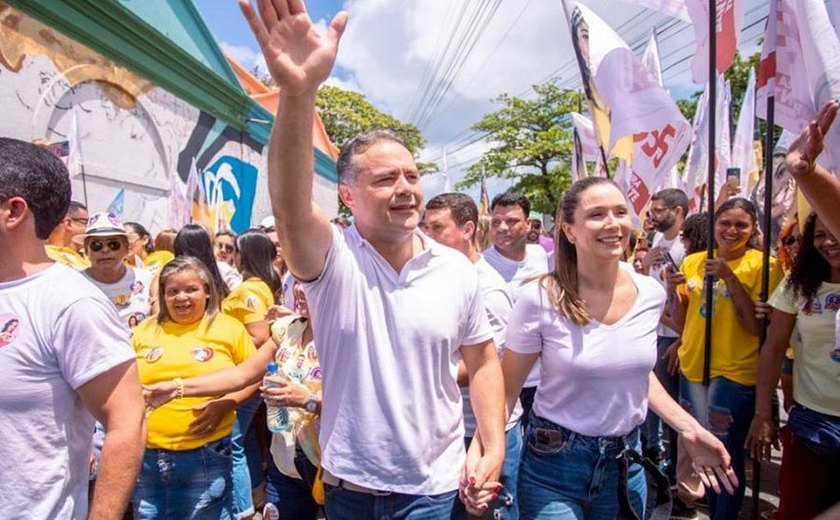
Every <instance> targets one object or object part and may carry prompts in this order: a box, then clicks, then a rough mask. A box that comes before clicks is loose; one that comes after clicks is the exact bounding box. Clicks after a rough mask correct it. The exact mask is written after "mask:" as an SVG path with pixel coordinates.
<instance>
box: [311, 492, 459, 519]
mask: <svg viewBox="0 0 840 520" xmlns="http://www.w3.org/2000/svg"><path fill="white" fill-rule="evenodd" d="M324 495H325V498H326V503H325V504H324V510H325V512H326V515H327V518H329V519H330V520H359V519H361V518H364V519H366V520H385V519H387V520H449V519H450V518H452V515H453V512H454V510H453V507H454V505H455V501H456V500H458V491H449V492H446V493H441V494H439V495H405V494H402V493H391V494H388V495H384V496H383V495H369V494H367V493H358V492H355V491H348V490H346V489H344V488H340V487H335V486H329V485H326V484H325V485H324Z"/></svg>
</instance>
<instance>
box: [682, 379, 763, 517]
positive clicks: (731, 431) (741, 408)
mask: <svg viewBox="0 0 840 520" xmlns="http://www.w3.org/2000/svg"><path fill="white" fill-rule="evenodd" d="M680 404H682V405H683V407H684V408H685V409H686V410H688V411H689V412H690V413H691V414H692V415H693V416H694V417H695V418H696V419H697V420H698V421H699V422H700V424H701V425H703V427H704V428H706V429H707V430H709V431H710V432H712V433H713V434H714V435H715V436H717V437H718V438H719V439H720V440H721V442H723V445H724V446H726V451H728V452H729V455H730V457H732V469H734V470H735V475H736V476H737V477H738V487H737V488H736V489H735V494H734V495H730V494H729V493H727V492H726V490H725V489H723V488H722V487H721V492H720V495H717V494H716V493H714V492H713V491H710V490H706V499H707V501H708V502H709V517H710V518H711V519H712V520H729V519H736V518H738V511H740V509H741V504H742V503H743V502H744V491H745V489H746V483H745V482H744V480H745V478H744V458H745V457H744V442H745V441H746V440H747V434H748V433H749V429H750V423H751V422H752V418H753V414H754V413H755V387H754V386H745V385H742V384H739V383H736V382H734V381H730V380H729V379H726V378H725V377H715V378H713V379H712V380H711V382H710V383H709V386H708V387H706V386H703V385H702V384H701V383H692V382H691V381H689V380H687V379H686V378H685V377H680Z"/></svg>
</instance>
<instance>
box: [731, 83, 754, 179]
mask: <svg viewBox="0 0 840 520" xmlns="http://www.w3.org/2000/svg"><path fill="white" fill-rule="evenodd" d="M732 166H734V167H737V168H740V169H741V180H740V183H741V195H742V196H744V195H746V194H747V193H749V191H750V188H751V187H752V179H753V178H755V176H756V173H757V171H758V163H757V162H756V157H755V70H754V69H750V76H749V79H748V80H747V89H746V91H745V92H744V99H743V101H742V102H741V112H740V114H738V125H737V126H736V127H735V138H734V139H733V140H732Z"/></svg>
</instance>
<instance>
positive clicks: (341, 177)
mask: <svg viewBox="0 0 840 520" xmlns="http://www.w3.org/2000/svg"><path fill="white" fill-rule="evenodd" d="M380 141H391V142H394V143H397V144H399V145H401V146H403V147H405V149H406V150H407V149H408V145H407V144H406V142H405V139H403V138H402V137H401V136H400V135H399V134H397V133H396V132H394V131H393V130H388V129H384V130H371V131H369V132H365V133H363V134H361V135H357V136H356V137H354V138H353V139H350V140H349V141H347V142H346V143H344V145H343V146H342V147H341V151H340V152H339V153H338V160H336V162H335V170H336V172H338V182H339V184H343V185H345V186H349V185H351V184H353V183H355V182H356V176H357V174H358V171H357V170H356V165H355V164H354V163H353V158H354V157H356V155H358V154H360V153H365V151H366V150H367V149H368V148H370V147H371V146H373V145H375V144H376V143H378V142H380Z"/></svg>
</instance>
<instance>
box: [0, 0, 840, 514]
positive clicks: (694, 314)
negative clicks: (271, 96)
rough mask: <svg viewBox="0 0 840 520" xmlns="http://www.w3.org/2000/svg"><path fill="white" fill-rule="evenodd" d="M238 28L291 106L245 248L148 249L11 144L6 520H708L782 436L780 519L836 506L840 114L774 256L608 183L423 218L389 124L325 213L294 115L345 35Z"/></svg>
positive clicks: (812, 163) (429, 209)
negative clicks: (679, 519)
mask: <svg viewBox="0 0 840 520" xmlns="http://www.w3.org/2000/svg"><path fill="white" fill-rule="evenodd" d="M259 5H260V9H259V13H257V12H254V11H253V10H252V9H251V8H250V7H249V6H248V5H247V3H245V4H243V11H244V13H245V16H246V18H247V19H248V21H249V23H250V25H251V27H252V29H253V31H254V33H255V35H256V37H257V40H258V42H259V44H260V46H261V48H262V51H263V54H264V55H265V56H266V63H267V66H268V69H269V71H270V73H271V75H272V77H273V78H274V80H275V81H276V82H277V84H278V85H279V86H280V87H281V89H280V92H281V94H280V98H279V104H278V114H277V121H278V124H276V125H275V128H274V130H273V133H272V136H271V141H270V144H269V150H268V169H269V172H268V179H269V186H268V187H269V191H270V194H271V199H272V206H273V211H274V216H273V217H268V218H266V219H264V220H263V221H262V222H261V225H260V226H259V227H255V228H254V229H249V230H247V231H244V232H242V233H239V234H236V233H233V232H231V231H228V230H225V231H220V232H218V233H215V234H211V233H210V232H209V231H208V229H207V228H205V227H203V226H200V225H196V224H190V225H187V226H185V227H183V228H182V229H179V230H163V231H161V232H159V233H158V234H157V235H156V236H154V237H153V236H152V234H151V233H150V232H149V231H148V230H147V229H146V227H144V226H143V225H142V223H137V222H121V221H120V219H119V217H118V216H116V215H113V214H109V213H93V214H89V213H88V209H87V208H86V207H85V206H84V205H82V204H79V203H77V202H71V201H70V198H71V197H70V182H69V178H68V174H67V171H66V169H65V168H64V166H63V165H62V163H61V162H60V161H59V160H58V159H57V158H56V157H54V156H52V155H51V154H50V153H49V152H47V151H45V150H43V149H40V148H38V147H37V146H34V145H32V144H30V143H24V142H21V141H16V140H13V139H7V138H0V250H2V251H3V254H2V255H0V376H1V377H2V378H3V380H4V381H5V382H6V388H7V390H6V392H4V393H3V395H2V396H0V432H2V438H3V440H4V442H3V443H2V444H0V477H2V478H3V481H4V485H3V486H2V487H0V517H3V518H24V517H25V518H60V519H64V518H67V519H77V518H79V519H81V518H93V519H101V518H123V515H124V512H126V511H127V513H125V514H126V515H128V516H129V517H133V518H135V519H138V520H140V519H156V518H179V519H180V518H208V519H217V518H218V519H228V518H236V519H243V518H254V517H257V516H262V518H266V519H268V518H271V519H276V518H289V519H307V518H311V519H315V518H317V517H318V516H319V515H324V516H325V517H326V518H328V519H330V520H340V519H357V518H365V519H367V518H381V519H385V518H406V519H412V518H467V517H481V518H523V519H542V518H551V519H554V518H578V519H582V518H592V519H601V518H603V519H613V518H619V517H621V518H646V517H650V516H651V515H653V516H656V515H660V516H658V517H661V515H667V514H668V512H669V511H671V510H672V506H677V507H678V508H679V509H680V510H681V514H691V511H692V509H693V508H694V507H695V506H694V505H695V504H696V503H697V502H698V501H705V502H706V503H707V505H708V508H709V516H710V517H711V518H713V519H716V520H725V519H734V518H737V517H738V514H739V512H740V511H741V509H742V507H743V502H744V493H745V488H746V474H745V465H746V462H747V461H748V460H749V458H750V457H752V458H753V459H762V458H766V457H769V453H770V450H771V448H772V447H773V446H774V445H775V446H777V447H778V441H779V440H781V444H782V450H783V451H782V453H783V455H782V465H781V477H780V505H779V509H778V511H777V512H776V514H777V517H778V518H780V519H792V518H797V519H798V518H812V517H814V516H816V515H818V514H820V513H821V512H823V511H825V510H827V509H828V508H830V507H832V506H833V505H834V504H835V503H836V502H838V500H840V492H838V490H837V486H836V485H835V484H834V483H835V481H834V480H833V477H836V476H837V473H838V471H840V385H839V384H840V339H838V338H840V320H838V319H837V314H838V313H837V311H838V309H840V242H838V240H837V238H835V237H840V211H838V210H837V207H836V201H837V200H838V197H840V181H838V180H837V178H836V177H834V175H833V174H831V173H830V172H828V171H827V170H825V169H824V168H822V167H821V166H820V165H819V164H817V162H816V158H817V157H818V156H819V154H820V153H821V152H822V147H823V144H822V143H823V135H824V134H825V132H826V131H827V130H828V129H829V127H830V126H831V124H832V123H833V120H834V118H835V116H836V113H837V110H838V106H839V105H838V103H837V102H831V103H829V104H827V105H826V106H825V107H824V108H823V109H822V110H821V111H820V112H819V114H818V117H817V119H816V120H815V121H814V122H813V123H812V124H811V125H810V126H809V127H808V128H806V129H804V130H803V131H802V133H801V134H800V136H799V137H798V138H797V139H796V140H795V141H794V143H792V144H791V146H790V150H789V153H788V155H787V157H786V164H787V167H788V169H789V170H790V172H791V174H792V175H793V177H794V178H795V179H796V180H797V181H798V183H799V185H800V189H801V190H802V193H803V194H804V196H805V197H806V198H807V199H808V201H809V202H810V206H811V208H812V210H811V211H810V212H809V214H808V215H799V217H800V219H799V221H798V222H796V223H794V224H789V225H786V226H784V227H783V230H782V232H781V233H780V235H779V241H778V244H777V245H776V247H774V251H775V254H774V255H773V256H771V257H770V258H765V257H764V255H763V254H762V241H767V240H770V237H763V236H761V233H760V232H759V222H758V218H757V211H756V208H755V206H754V204H753V203H752V202H750V201H749V200H747V199H743V198H739V197H736V196H732V197H730V196H729V194H725V195H724V196H722V197H721V198H720V199H719V201H718V204H717V205H716V207H715V209H714V213H713V215H712V219H711V220H712V221H713V226H714V227H713V229H712V230H709V229H708V228H707V227H706V226H707V223H708V222H709V218H708V215H707V214H702V213H701V214H693V215H692V214H689V204H688V198H687V197H686V194H685V193H683V192H682V191H680V190H677V189H666V190H662V191H660V192H657V193H655V194H654V195H653V197H652V201H651V204H650V207H649V209H648V219H647V222H646V227H647V229H641V230H634V229H633V220H632V217H631V214H630V210H629V208H628V204H627V201H626V198H625V195H624V194H623V193H622V191H621V189H620V188H619V186H618V185H617V184H616V183H615V182H613V181H612V180H610V179H608V178H602V177H588V178H585V179H583V180H581V181H578V182H576V183H575V184H573V185H572V186H571V187H570V188H569V189H568V190H567V191H566V192H565V193H564V194H563V196H562V199H561V202H560V204H559V206H558V208H557V213H556V224H555V225H554V229H553V232H552V233H550V234H548V233H544V232H543V231H542V229H541V227H540V226H539V225H538V224H537V223H536V222H534V221H533V219H531V208H530V204H529V201H528V199H527V197H525V196H523V195H522V194H518V193H503V194H500V195H498V196H496V197H495V198H494V199H493V201H492V203H491V204H490V208H489V215H488V216H484V215H479V210H478V208H477V207H476V204H475V203H474V202H473V200H472V199H471V198H470V197H468V196H466V195H464V194H459V193H444V194H440V195H437V196H435V197H433V198H432V199H430V200H429V201H427V202H425V204H424V197H423V194H422V192H421V190H420V184H419V178H420V175H419V172H418V170H417V167H416V164H415V162H414V158H413V157H412V155H411V153H410V152H409V151H408V149H407V148H406V146H405V144H404V142H403V141H402V140H401V138H400V137H398V136H397V135H396V134H394V133H392V132H390V131H384V130H383V131H375V132H371V133H367V134H364V135H361V136H357V137H356V138H354V139H352V140H350V141H349V142H348V143H347V144H346V145H345V146H344V147H343V148H342V150H341V153H340V155H339V158H338V161H337V165H336V168H337V170H338V175H339V185H338V190H339V195H340V197H341V199H342V201H343V202H344V203H345V204H346V206H347V207H348V208H349V209H350V211H351V213H352V215H353V217H352V222H350V223H348V222H346V221H343V220H338V221H334V222H331V221H329V220H328V219H327V217H326V216H325V215H324V213H323V212H322V211H321V210H320V208H318V207H317V205H315V204H314V203H313V202H312V182H313V174H312V172H313V164H312V161H313V149H312V143H311V135H312V125H313V120H312V117H313V116H312V114H313V113H314V106H315V93H316V91H317V88H318V86H319V85H320V84H321V82H322V81H323V80H325V79H326V78H327V77H328V75H329V73H330V70H331V69H332V66H333V62H334V59H335V54H336V50H337V46H338V41H339V39H340V36H341V33H342V32H343V30H344V26H345V24H346V15H345V14H343V13H341V14H339V15H338V16H337V17H336V19H334V20H333V22H332V24H331V25H330V27H329V28H328V30H327V32H326V34H325V35H323V36H322V35H319V33H318V32H317V31H315V30H314V28H313V26H312V24H311V22H310V21H309V19H308V17H307V16H306V14H305V9H304V6H303V4H302V2H300V1H295V0H275V1H273V2H260V4H259ZM537 222H539V221H537ZM709 231H712V233H711V235H712V236H713V241H714V242H713V244H711V245H712V248H711V251H713V253H714V254H713V256H709V255H708V249H707V247H708V245H709V244H708V240H709V236H710V233H709ZM631 238H633V245H632V246H631ZM777 258H778V260H777ZM765 272H766V276H767V279H768V280H769V288H768V292H767V294H763V292H762V289H763V283H762V282H763V280H762V278H763V274H765ZM708 297H711V301H712V306H711V308H708V307H707V301H709V300H708ZM763 300H766V303H765V302H764V301H763ZM768 321H769V329H768V330H767V333H766V334H762V326H763V324H764V323H765V322H768ZM709 330H710V331H711V337H710V341H708V342H707V340H706V334H707V331H709ZM760 337H763V338H765V339H764V344H763V345H759V338H760ZM785 374H786V375H785ZM780 378H781V380H782V388H783V389H784V392H785V393H784V398H783V400H782V404H783V407H784V409H785V410H786V411H787V413H788V416H789V419H788V422H787V427H786V428H785V429H784V433H783V434H782V435H781V436H779V434H778V421H777V417H778V414H777V413H776V411H775V410H774V407H775V406H776V405H775V404H774V403H775V401H774V399H773V396H774V394H775V391H776V389H777V387H778V384H779V380H780ZM269 425H270V426H271V428H270V429H269ZM649 490H652V491H654V492H655V494H654V496H652V497H650V498H648V492H649ZM672 494H673V497H672ZM672 498H673V500H672Z"/></svg>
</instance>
